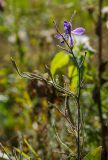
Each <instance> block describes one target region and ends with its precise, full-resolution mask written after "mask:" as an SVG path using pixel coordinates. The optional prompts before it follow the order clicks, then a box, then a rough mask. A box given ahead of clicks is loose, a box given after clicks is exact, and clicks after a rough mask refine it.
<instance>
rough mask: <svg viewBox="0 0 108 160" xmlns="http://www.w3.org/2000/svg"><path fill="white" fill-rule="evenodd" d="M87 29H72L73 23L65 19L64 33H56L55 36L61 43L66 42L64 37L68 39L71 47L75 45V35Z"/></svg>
mask: <svg viewBox="0 0 108 160" xmlns="http://www.w3.org/2000/svg"><path fill="white" fill-rule="evenodd" d="M84 32H85V29H84V28H82V27H79V28H76V29H74V30H72V25H71V23H70V22H68V21H64V33H62V34H57V35H55V38H57V39H59V40H60V41H61V43H62V44H63V43H64V39H65V40H66V41H67V43H68V45H69V46H70V47H72V46H73V43H74V38H73V35H82V34H83V33H84Z"/></svg>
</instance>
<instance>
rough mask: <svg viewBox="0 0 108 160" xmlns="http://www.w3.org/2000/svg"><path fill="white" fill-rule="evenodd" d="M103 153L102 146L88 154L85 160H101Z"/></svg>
mask: <svg viewBox="0 0 108 160" xmlns="http://www.w3.org/2000/svg"><path fill="white" fill-rule="evenodd" d="M101 151H102V147H101V146H100V147H98V148H96V149H94V150H93V151H91V152H90V153H88V154H87V155H86V156H85V157H84V159H83V160H101Z"/></svg>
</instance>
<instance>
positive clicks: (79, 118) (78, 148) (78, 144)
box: [77, 67, 81, 160]
mask: <svg viewBox="0 0 108 160" xmlns="http://www.w3.org/2000/svg"><path fill="white" fill-rule="evenodd" d="M80 83H81V68H80V67H78V96H77V107H78V110H77V111H78V113H77V115H78V123H77V127H78V130H77V132H78V140H77V150H78V151H77V152H78V160H80V121H81V113H80V91H81V87H80Z"/></svg>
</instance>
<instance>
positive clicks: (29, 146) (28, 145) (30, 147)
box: [24, 139, 41, 160]
mask: <svg viewBox="0 0 108 160" xmlns="http://www.w3.org/2000/svg"><path fill="white" fill-rule="evenodd" d="M24 142H25V143H26V145H27V147H28V148H29V149H30V151H31V152H32V153H33V154H34V156H35V157H36V159H37V160H41V158H40V157H39V155H38V154H37V153H36V151H35V150H34V149H33V148H32V146H31V145H30V144H29V143H28V142H27V140H26V139H24Z"/></svg>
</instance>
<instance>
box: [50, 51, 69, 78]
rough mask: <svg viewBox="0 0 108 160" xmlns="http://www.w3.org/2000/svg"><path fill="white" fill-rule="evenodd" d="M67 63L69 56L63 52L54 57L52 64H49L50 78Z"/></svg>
mask: <svg viewBox="0 0 108 160" xmlns="http://www.w3.org/2000/svg"><path fill="white" fill-rule="evenodd" d="M68 62H69V55H68V54H66V53H65V52H63V51H62V52H59V53H57V54H56V55H55V57H54V58H53V60H52V62H51V67H50V70H51V74H52V76H54V75H55V73H56V72H57V70H58V69H60V68H62V67H64V66H66V65H67V64H68Z"/></svg>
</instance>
